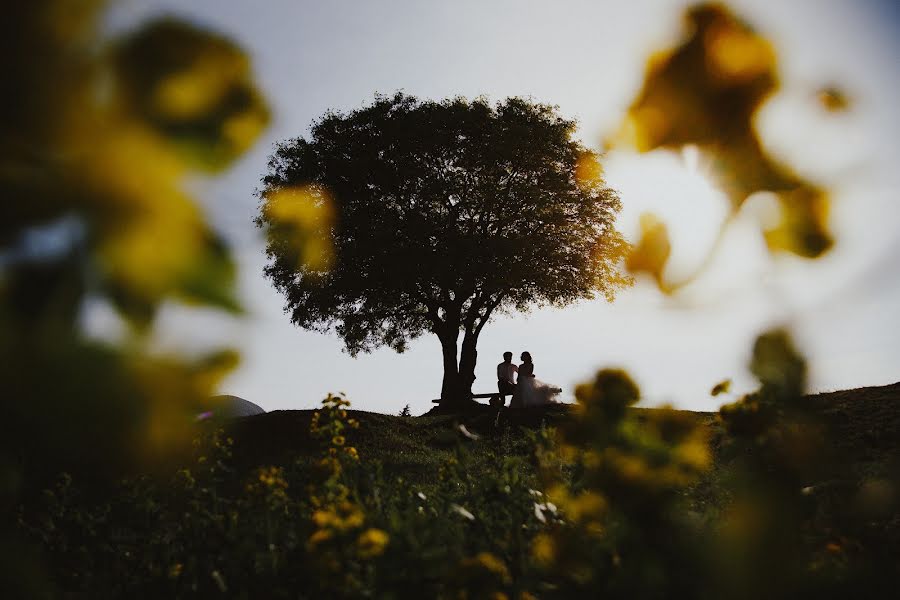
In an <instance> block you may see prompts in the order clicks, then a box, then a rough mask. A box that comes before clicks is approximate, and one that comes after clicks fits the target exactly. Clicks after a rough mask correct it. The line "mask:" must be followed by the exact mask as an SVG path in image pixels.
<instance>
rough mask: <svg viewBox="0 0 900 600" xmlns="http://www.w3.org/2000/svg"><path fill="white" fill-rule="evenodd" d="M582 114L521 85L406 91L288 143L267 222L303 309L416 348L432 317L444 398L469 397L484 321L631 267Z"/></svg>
mask: <svg viewBox="0 0 900 600" xmlns="http://www.w3.org/2000/svg"><path fill="white" fill-rule="evenodd" d="M574 129H575V123H574V122H573V121H569V120H566V119H563V118H562V117H560V116H559V115H558V114H557V113H556V110H555V109H554V108H553V107H550V106H547V105H544V104H537V103H533V102H531V101H528V100H524V99H521V98H510V99H508V100H506V101H504V102H499V103H497V104H495V105H492V104H490V103H488V102H487V101H486V100H484V99H480V98H479V99H476V100H473V101H468V100H465V99H463V98H453V99H449V100H444V101H442V102H433V101H420V100H418V99H416V98H414V97H411V96H407V95H404V94H402V93H397V94H396V95H394V96H392V97H376V99H375V101H374V102H373V103H372V104H371V105H369V106H367V107H364V108H361V109H357V110H354V111H352V112H350V113H346V114H345V113H336V112H330V113H327V114H326V115H325V116H323V117H322V118H321V119H320V120H319V121H317V122H315V123H314V124H313V126H312V130H311V132H310V135H309V138H308V139H306V138H296V139H293V140H290V141H287V142H283V143H281V144H280V145H279V146H278V147H277V150H276V152H275V154H274V155H273V156H272V158H271V160H270V162H269V172H268V174H267V175H266V176H265V177H264V178H263V189H262V191H261V193H260V197H261V199H262V203H261V208H260V215H259V218H258V220H257V224H258V225H259V226H260V227H262V228H264V229H265V231H266V234H267V238H268V249H267V254H268V256H269V259H270V263H269V264H268V266H267V267H266V269H265V272H266V275H267V276H268V277H269V278H270V279H271V280H272V282H273V283H274V285H275V287H276V288H277V289H278V290H279V291H280V292H282V294H283V295H284V296H285V299H286V304H285V307H286V310H287V311H288V312H289V313H290V315H291V320H292V322H293V323H294V324H295V325H298V326H300V327H304V328H307V329H313V330H320V331H327V330H332V329H333V330H334V331H335V332H336V333H337V334H338V335H340V336H341V338H342V339H343V340H344V343H345V345H346V348H347V350H349V351H350V352H351V353H356V352H359V351H369V350H371V349H373V348H375V347H377V346H381V345H386V346H389V347H391V348H393V349H395V350H397V351H403V349H404V348H405V347H406V344H407V343H408V341H409V340H410V339H412V338H415V337H417V336H419V335H421V334H422V333H423V332H433V333H435V334H436V335H437V336H438V337H439V338H440V340H441V343H442V346H443V349H444V386H443V388H442V398H447V399H456V398H459V397H466V398H467V397H468V392H470V390H471V384H472V379H474V367H475V362H476V345H477V340H478V336H479V334H480V333H481V331H482V328H483V327H484V325H485V324H486V323H487V322H488V320H490V318H491V316H492V315H494V314H495V313H496V312H497V311H503V310H513V309H515V310H520V311H521V310H525V309H527V308H528V307H529V306H532V305H548V304H549V305H554V306H562V305H565V304H568V303H570V302H573V301H576V300H579V299H583V298H590V297H592V296H594V295H595V294H598V293H599V294H602V295H603V296H605V297H606V298H607V299H612V297H613V294H614V292H615V291H616V290H617V289H619V288H621V287H622V286H624V285H626V284H627V283H628V278H627V277H625V276H623V275H622V274H620V273H619V271H618V263H619V260H620V258H621V257H622V256H623V254H624V250H625V247H626V246H625V243H624V241H623V240H622V238H621V237H620V235H619V234H618V233H617V232H616V230H615V229H614V227H613V221H614V218H615V214H616V213H617V212H618V210H619V207H620V205H619V199H618V197H617V196H616V195H615V193H614V192H613V191H612V190H610V189H608V188H606V187H605V186H604V184H603V180H602V177H601V170H600V167H599V163H598V157H597V156H596V155H595V154H594V153H592V152H590V151H589V150H587V149H586V148H585V147H583V146H582V145H581V144H580V143H579V142H577V141H575V140H574V139H573V134H574ZM297 223H307V224H309V225H311V226H312V228H313V229H312V233H310V232H309V230H308V229H304V230H302V231H301V233H300V234H298V232H297V228H296V224H297ZM320 239H329V240H331V254H323V253H325V252H326V250H325V249H322V248H321V247H320V245H319V244H318V242H317V240H320ZM460 331H462V332H464V338H463V342H462V347H461V349H460V350H459V356H458V362H457V351H458V349H457V340H458V338H459V334H460Z"/></svg>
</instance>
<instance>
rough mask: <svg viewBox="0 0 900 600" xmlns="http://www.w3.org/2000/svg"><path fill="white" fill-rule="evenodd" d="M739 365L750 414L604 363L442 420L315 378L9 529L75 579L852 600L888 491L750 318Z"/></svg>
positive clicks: (888, 561)
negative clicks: (151, 470)
mask: <svg viewBox="0 0 900 600" xmlns="http://www.w3.org/2000/svg"><path fill="white" fill-rule="evenodd" d="M785 360H787V362H788V363H789V364H790V365H792V366H790V367H789V368H787V369H781V368H778V367H777V366H776V365H777V364H781V363H782V362H783V361H785ZM753 365H754V370H756V371H757V373H758V376H759V377H760V380H761V387H760V389H759V390H758V391H757V392H756V393H754V394H750V395H748V396H746V397H745V398H743V399H742V400H741V401H740V403H739V404H742V405H745V406H747V407H752V406H753V405H754V404H766V405H769V406H771V407H772V408H771V410H767V411H765V413H764V414H765V415H766V418H765V419H764V421H763V422H761V424H760V425H759V426H757V427H755V428H752V429H748V428H747V427H746V426H745V425H743V424H739V423H738V420H737V419H736V417H735V415H736V414H737V409H736V408H732V409H723V411H722V413H721V415H720V416H719V417H718V418H716V416H715V415H708V414H707V415H702V414H696V413H689V412H685V411H674V410H671V409H666V408H663V409H640V408H636V407H635V406H634V404H635V403H636V402H637V401H638V400H639V398H640V392H639V389H638V387H637V385H636V384H635V383H634V382H633V381H632V380H631V379H630V378H629V376H628V375H627V374H626V373H624V372H622V371H617V370H604V371H601V372H599V373H598V374H597V376H596V377H595V378H594V380H593V381H590V382H587V383H585V384H584V385H582V386H580V387H579V388H578V393H577V395H578V404H577V406H576V407H575V409H574V410H573V411H571V412H570V411H567V410H565V409H564V408H562V407H554V408H553V409H552V410H546V411H545V410H541V409H535V410H533V411H532V412H529V410H530V409H525V410H523V409H519V410H518V411H516V410H509V409H502V410H501V412H500V413H499V414H494V413H493V412H485V413H484V414H481V415H471V416H470V418H466V423H465V426H463V423H460V422H459V421H455V420H454V417H420V418H412V419H410V418H405V417H404V418H401V417H392V416H388V415H377V414H372V413H351V412H350V411H349V403H348V402H347V401H346V400H345V399H344V398H343V397H342V396H329V397H328V398H326V399H325V400H324V401H323V406H322V408H321V409H320V410H318V411H316V412H315V413H313V414H312V415H311V418H310V415H309V414H308V413H304V412H296V413H282V414H280V415H279V414H270V415H261V416H258V417H251V418H250V419H248V420H245V421H240V422H235V423H233V424H232V425H231V427H232V428H231V429H230V431H229V432H228V433H224V432H222V431H216V430H210V431H209V433H208V434H207V435H206V436H205V437H204V438H203V439H202V441H200V440H198V442H197V444H196V446H195V452H194V456H193V459H192V460H191V461H190V463H189V464H187V465H184V466H182V467H180V468H178V467H176V468H175V469H173V471H174V474H173V475H172V476H171V478H170V479H169V480H168V481H166V480H162V481H160V478H155V479H151V478H146V477H137V478H130V479H128V480H125V481H122V482H121V483H120V484H118V485H117V486H116V487H115V489H113V490H109V491H107V492H106V493H104V494H103V495H102V497H100V498H99V499H97V498H96V497H92V495H93V492H95V491H96V490H94V489H92V487H91V486H90V484H89V483H88V482H85V481H84V480H83V479H79V478H74V479H73V478H70V477H67V476H63V477H62V478H61V479H60V480H59V482H58V484H57V485H56V486H54V487H51V488H50V489H48V490H47V491H46V493H45V494H44V495H43V497H42V498H41V499H40V501H36V502H33V503H31V504H30V505H28V506H27V507H25V509H24V510H23V511H22V513H21V518H20V528H22V529H23V530H24V531H25V532H27V534H28V536H29V538H30V539H32V540H34V541H35V542H36V543H37V544H38V545H39V547H40V548H41V550H42V552H44V553H45V555H46V556H48V558H49V561H50V562H49V566H50V569H51V572H52V573H53V576H54V580H55V581H56V582H58V583H59V585H60V586H61V587H62V588H63V589H65V590H67V591H68V592H70V593H73V594H84V595H96V594H97V593H98V592H102V593H110V594H112V595H117V596H133V595H135V594H137V595H141V594H143V595H155V596H160V595H164V596H167V597H184V596H196V595H200V596H206V595H209V594H215V593H220V592H221V591H223V590H224V591H226V592H227V593H228V594H231V595H235V596H239V597H241V596H254V595H259V593H260V592H259V591H260V590H265V592H266V595H269V596H276V597H279V596H284V597H298V596H299V597H307V596H309V597H360V596H373V597H406V596H409V595H411V594H412V595H415V596H416V597H421V596H426V597H436V598H460V597H462V598H502V597H506V598H533V597H537V598H571V597H604V598H623V599H624V598H635V597H639V598H645V597H679V598H680V597H690V598H761V597H766V598H787V597H790V598H798V597H799V598H807V597H809V598H812V597H816V598H820V597H826V598H827V597H841V598H843V597H872V594H873V593H874V592H876V591H878V590H879V589H883V588H884V586H886V585H887V586H890V585H892V584H893V583H895V581H896V567H897V554H896V553H895V552H893V549H896V547H897V543H898V541H900V530H898V529H897V525H896V519H895V516H894V515H895V509H896V507H897V500H896V497H895V496H896V494H895V491H894V490H895V489H897V488H896V487H895V482H893V481H891V480H890V479H888V478H887V477H885V474H884V473H883V472H882V473H881V474H878V471H875V470H874V469H885V468H890V464H885V463H882V464H877V465H876V464H857V465H855V467H856V468H859V467H863V468H864V469H865V470H864V471H863V472H858V473H854V472H852V471H850V470H848V469H847V468H846V467H845V465H844V464H842V462H841V461H840V460H835V459H836V458H838V457H836V456H834V455H833V454H829V453H828V452H827V448H828V447H829V446H830V445H833V444H835V443H836V442H838V441H839V440H836V438H835V437H834V435H833V434H831V433H830V432H829V431H828V429H827V428H825V427H823V425H824V422H821V421H819V419H818V418H817V417H816V415H817V412H816V407H815V406H814V405H813V402H812V400H811V399H810V398H806V397H802V396H794V395H793V394H794V391H796V390H798V389H801V388H798V386H799V385H802V379H803V376H804V375H803V367H802V365H803V361H802V359H801V358H800V357H799V355H797V353H796V351H794V350H793V347H792V344H791V342H790V339H789V337H788V336H787V335H786V334H785V333H784V332H781V331H776V332H772V333H770V334H766V335H764V336H762V337H761V338H760V340H759V342H758V343H757V345H756V351H755V353H754V359H753ZM485 410H487V409H485ZM750 410H753V409H752V408H751V409H750ZM459 418H465V417H463V416H460V417H459ZM529 419H530V420H529ZM542 419H548V420H549V419H554V420H555V422H556V423H557V424H558V427H557V428H551V427H544V426H541V425H540V422H541V420H542ZM357 420H359V423H357ZM895 420H896V419H895ZM516 422H518V423H520V424H524V423H530V426H531V427H534V426H537V429H536V430H525V431H522V430H519V429H518V428H517V427H515V426H512V427H510V425H511V424H512V423H516ZM285 425H288V426H287V427H285ZM307 428H308V429H307ZM307 430H308V432H309V435H307ZM251 431H255V432H256V433H255V434H254V435H252V436H251V435H250V432H251ZM862 433H865V432H862ZM232 435H233V436H234V439H232V437H231V436H232ZM273 438H274V439H273ZM252 439H255V440H256V441H255V442H251V440H252ZM287 439H290V440H292V443H291V444H290V445H291V449H290V450H289V451H286V452H280V453H277V455H280V456H281V457H282V458H281V459H280V460H275V461H273V460H272V456H273V454H272V451H273V450H276V448H274V447H273V446H277V445H278V444H284V443H285V442H286V440H287ZM891 447H894V448H896V447H897V446H896V444H893V445H892V446H891ZM857 450H863V451H866V447H865V443H863V444H862V445H860V446H858V448H857ZM263 454H265V455H267V456H263ZM373 454H375V455H377V458H376V457H375V456H373ZM857 488H858V489H857ZM842 490H843V491H842ZM885 528H893V531H894V533H893V534H891V535H885V533H884V531H883V530H884V529H885ZM890 543H893V544H894V546H893V548H892V547H891V546H890V545H889V544H890Z"/></svg>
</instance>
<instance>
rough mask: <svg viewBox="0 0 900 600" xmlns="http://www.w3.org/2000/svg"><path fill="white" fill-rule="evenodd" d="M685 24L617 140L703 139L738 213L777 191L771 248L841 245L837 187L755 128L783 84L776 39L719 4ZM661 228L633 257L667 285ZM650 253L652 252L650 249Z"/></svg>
mask: <svg viewBox="0 0 900 600" xmlns="http://www.w3.org/2000/svg"><path fill="white" fill-rule="evenodd" d="M685 29H686V34H685V39H684V41H683V42H682V43H681V44H680V45H678V46H677V47H676V48H673V49H671V50H668V51H665V52H660V53H658V54H656V55H654V56H653V57H652V58H651V59H650V60H649V62H648V65H647V71H646V73H645V78H644V85H643V88H642V90H641V91H640V92H639V93H638V96H637V98H636V99H635V100H634V102H633V103H632V105H631V106H630V108H629V109H628V115H627V119H626V121H625V123H624V124H623V126H622V130H621V132H620V133H619V134H618V136H617V137H616V138H615V139H613V140H612V141H611V142H612V143H613V144H614V145H620V146H623V145H624V146H631V147H633V148H636V149H637V150H638V151H639V152H648V151H651V150H654V149H657V148H665V149H670V150H678V151H680V150H681V149H682V148H684V147H685V146H689V145H690V146H695V147H697V148H698V149H699V150H700V152H701V153H702V154H703V155H705V156H707V157H709V159H710V160H711V163H712V165H713V169H714V177H715V179H716V183H717V184H718V185H719V186H720V187H721V188H722V189H723V191H724V192H725V193H726V194H727V196H728V197H729V198H730V200H731V205H732V212H733V213H735V212H737V211H738V210H739V209H740V207H741V206H742V204H743V203H744V201H745V200H746V199H747V198H748V197H749V196H751V195H752V194H754V193H756V192H762V191H767V192H772V193H774V194H775V195H776V197H777V198H778V201H779V205H780V208H781V222H780V224H778V225H777V226H775V227H773V228H772V229H770V230H768V231H766V232H765V239H766V242H767V244H768V246H769V248H770V250H772V251H779V250H783V251H788V252H792V253H794V254H797V255H799V256H804V257H809V258H815V257H818V256H820V255H822V254H823V253H824V252H826V251H827V250H828V249H829V248H830V247H831V245H832V237H831V234H830V232H829V230H828V222H827V221H828V194H827V192H826V191H825V190H824V189H822V188H821V187H820V186H819V185H817V184H815V183H814V182H810V181H807V180H806V179H804V178H803V177H800V176H799V175H797V174H796V173H794V171H793V170H792V169H791V168H790V167H789V166H788V165H786V164H784V163H783V162H781V161H779V160H777V159H775V158H773V157H772V156H771V155H770V154H769V153H768V152H767V151H766V149H765V147H764V145H763V143H762V141H761V140H760V138H759V135H758V133H757V131H756V129H755V126H754V116H755V115H756V113H757V111H758V110H759V109H760V107H761V106H762V105H763V104H764V102H765V101H766V100H767V99H768V98H769V97H770V96H771V95H772V94H773V93H775V92H776V91H777V89H778V85H779V82H778V71H777V56H776V53H775V49H774V47H773V46H772V44H771V43H770V42H769V40H767V39H766V38H765V37H764V36H762V35H761V34H760V33H758V32H756V31H754V30H753V29H752V28H751V27H750V26H749V25H747V24H746V23H744V22H743V21H741V20H740V19H739V18H738V17H736V16H735V15H734V14H732V13H731V12H730V11H729V10H728V9H727V8H725V7H724V6H722V5H718V4H704V5H699V6H696V7H694V8H691V9H690V10H689V11H688V12H687V17H686V26H685ZM844 98H845V97H844V96H843V94H840V93H839V92H837V90H836V89H832V91H831V92H830V93H828V94H827V95H826V96H823V103H824V104H825V106H827V107H829V108H831V109H835V110H837V109H842V108H845V107H846V102H845V101H844V100H843V99H844ZM726 223H727V221H726ZM658 229H659V227H654V228H650V229H649V230H648V229H645V228H644V227H643V226H642V231H643V235H642V238H641V239H642V241H641V243H639V244H638V245H637V246H636V249H635V253H636V255H637V256H636V257H635V258H633V259H632V260H631V261H630V264H631V268H632V271H633V272H647V273H649V274H650V275H651V276H652V277H654V279H656V280H657V282H659V283H661V282H662V280H661V277H660V273H661V270H662V267H663V266H664V263H665V260H664V259H663V256H662V255H661V254H659V253H656V252H655V249H656V248H657V245H658V244H657V241H655V240H657V239H658V237H659V233H658ZM648 236H649V239H647V237H648ZM645 239H646V241H645ZM647 251H651V252H650V255H649V256H644V253H645V252H647ZM660 259H662V264H661V263H660ZM661 287H662V289H664V290H665V291H669V292H670V291H673V290H674V289H675V287H674V286H665V285H663V286H661Z"/></svg>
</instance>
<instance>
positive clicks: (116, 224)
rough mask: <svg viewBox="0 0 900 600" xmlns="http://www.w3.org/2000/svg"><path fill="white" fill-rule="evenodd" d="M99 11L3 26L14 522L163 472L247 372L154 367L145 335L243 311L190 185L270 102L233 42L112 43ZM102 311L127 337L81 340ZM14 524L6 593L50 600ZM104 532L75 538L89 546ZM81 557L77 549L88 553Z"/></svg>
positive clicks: (41, 2) (166, 30) (228, 354)
mask: <svg viewBox="0 0 900 600" xmlns="http://www.w3.org/2000/svg"><path fill="white" fill-rule="evenodd" d="M105 8H106V3H105V2H102V1H99V0H86V1H75V0H37V1H35V2H22V3H13V4H11V5H10V6H5V7H4V18H3V19H2V22H0V66H2V70H3V73H4V84H5V87H4V89H5V93H4V94H3V95H2V99H0V191H2V194H3V202H2V203H0V379H2V380H3V382H4V392H3V430H2V435H0V480H2V482H3V483H2V487H0V500H2V505H3V506H4V507H6V508H9V507H12V506H14V505H15V503H17V502H19V501H21V500H22V499H27V498H32V497H33V495H34V494H36V493H37V492H38V491H39V490H40V488H41V487H42V486H44V485H46V484H47V481H48V478H50V477H52V476H53V474H54V473H56V472H58V471H59V470H61V469H65V470H70V471H72V472H73V474H74V475H75V476H76V477H77V478H76V481H80V478H90V479H91V480H93V481H94V482H95V483H97V485H101V483H102V484H107V483H109V482H110V481H112V480H114V479H115V477H117V476H119V475H121V474H122V473H124V472H126V471H129V470H133V469H134V468H135V467H136V465H138V464H140V465H142V466H143V467H148V466H149V465H151V464H156V465H160V463H161V462H162V459H164V458H168V457H169V456H170V455H171V454H173V453H175V452H176V451H178V450H180V449H183V448H184V447H185V445H186V444H187V443H189V441H190V428H191V419H192V418H193V416H194V415H195V414H196V412H198V406H200V405H202V403H203V402H205V401H206V400H207V399H208V398H209V396H210V395H211V392H212V391H213V389H214V386H215V385H216V383H217V381H218V380H219V379H220V378H221V376H222V375H223V374H225V373H226V372H227V371H228V370H229V369H230V368H232V367H233V366H234V365H235V364H236V361H237V355H236V353H235V352H233V351H230V350H218V351H214V352H212V353H211V354H209V355H208V356H203V357H200V358H183V357H175V356H170V357H162V356H159V355H154V354H152V353H151V352H150V351H149V350H148V348H147V344H146V334H147V333H148V332H149V331H150V330H151V328H152V325H153V321H154V317H155V315H156V313H157V311H158V309H159V307H160V306H162V305H163V304H164V303H166V302H182V303H190V304H193V305H197V306H202V307H207V308H212V309H220V310H226V311H230V312H232V313H238V312H240V307H239V305H238V303H237V301H236V299H235V297H234V295H233V289H232V284H233V280H234V267H233V264H232V262H231V259H230V257H229V254H228V250H227V248H226V246H225V244H224V243H223V241H222V240H221V239H220V238H219V236H218V235H217V234H216V233H215V232H214V231H213V230H212V229H211V228H210V227H209V226H208V225H207V224H206V223H205V221H204V218H203V216H202V214H201V211H200V210H199V208H198V207H197V205H196V203H195V202H194V199H193V198H192V197H191V196H190V194H189V193H188V191H187V185H186V180H187V179H188V177H190V176H191V175H192V174H193V173H196V172H198V170H201V169H202V170H208V169H211V168H215V169H221V168H224V167H226V166H228V165H229V164H230V163H231V162H232V161H233V160H234V159H235V158H236V157H237V156H238V155H240V154H241V153H242V152H243V151H244V150H245V149H246V148H248V147H249V145H250V144H252V143H253V141H254V140H255V139H256V138H257V136H258V135H259V133H260V132H261V130H262V129H263V127H264V126H265V125H266V123H267V121H268V108H267V107H266V105H265V103H264V101H263V100H262V98H261V96H260V94H259V93H258V92H257V91H256V88H255V86H254V84H253V82H252V77H251V73H250V67H249V61H248V59H247V57H246V55H245V54H244V53H243V51H242V50H241V49H239V48H238V47H237V46H235V45H234V44H233V43H232V42H230V41H229V40H227V39H226V38H224V37H222V36H219V35H216V34H213V33H211V32H208V31H206V30H204V29H202V28H200V27H198V26H196V25H190V24H186V23H182V22H179V21H176V20H174V19H163V20H159V21H154V22H150V23H146V24H144V25H143V26H142V27H140V28H138V29H137V30H134V31H129V32H125V33H123V34H121V35H119V36H117V37H115V38H111V37H110V36H109V35H108V34H105V33H103V31H104V27H103V21H104V9H105ZM91 306H93V307H96V306H101V307H105V308H106V309H108V311H109V313H111V314H112V315H114V317H113V319H114V320H116V321H117V322H118V324H119V325H121V330H122V333H121V335H120V336H118V337H112V338H111V339H110V340H109V341H106V342H104V341H99V340H97V339H92V338H89V337H88V336H86V334H85V331H84V325H83V316H84V312H85V310H86V309H87V308H88V307H91ZM201 410H202V409H201ZM67 490H69V488H68V487H67V486H64V487H63V488H61V489H58V490H57V492H55V493H58V494H60V495H62V496H61V497H63V498H65V497H67V496H66V494H68V493H69V491H67ZM60 502H61V503H62V505H64V504H65V502H64V501H63V500H61V501H60ZM9 514H10V513H9V511H3V519H2V521H0V531H2V532H3V533H2V534H0V562H2V563H3V564H4V568H3V573H4V577H5V579H4V581H3V588H4V590H9V593H10V594H11V595H12V596H21V597H27V596H30V595H32V594H40V593H42V591H45V588H46V587H47V583H46V582H45V581H44V580H45V579H46V578H45V577H44V576H42V575H41V569H42V567H41V563H40V561H39V560H37V559H35V558H34V557H32V556H31V554H30V553H29V552H28V551H27V550H20V548H21V540H19V539H17V538H14V537H8V536H9V535H12V534H11V533H9V532H12V531H13V530H14V528H13V527H12V523H10V522H9V519H8V516H9ZM102 522H103V518H102V515H100V516H98V517H97V519H95V520H93V521H90V520H85V521H83V522H78V523H76V524H74V525H73V527H74V529H73V532H81V533H77V535H79V536H81V535H93V533H94V532H96V531H97V527H98V526H99V525H98V523H102ZM78 543H80V542H78V541H73V542H72V545H71V546H69V545H68V544H67V545H66V547H67V548H69V549H70V550H72V551H73V552H75V553H78V552H81V548H80V546H78ZM110 559H111V560H113V561H114V562H113V563H112V564H118V562H117V561H121V560H123V559H122V558H121V557H110ZM8 567H11V568H8ZM114 583H115V582H110V584H111V585H113V584H114ZM109 589H111V590H114V589H116V588H115V587H111V588H109Z"/></svg>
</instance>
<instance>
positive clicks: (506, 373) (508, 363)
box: [497, 352, 519, 405]
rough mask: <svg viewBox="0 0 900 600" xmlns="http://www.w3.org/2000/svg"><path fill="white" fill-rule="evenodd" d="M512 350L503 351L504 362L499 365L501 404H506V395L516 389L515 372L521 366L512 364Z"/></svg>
mask: <svg viewBox="0 0 900 600" xmlns="http://www.w3.org/2000/svg"><path fill="white" fill-rule="evenodd" d="M512 356H513V354H512V352H504V353H503V362H502V363H500V364H499V365H497V389H498V390H499V391H500V400H501V405H503V404H506V397H507V396H508V395H511V394H514V393H515V390H516V383H515V374H516V373H517V372H518V371H519V368H518V367H517V366H516V365H514V364H512Z"/></svg>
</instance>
